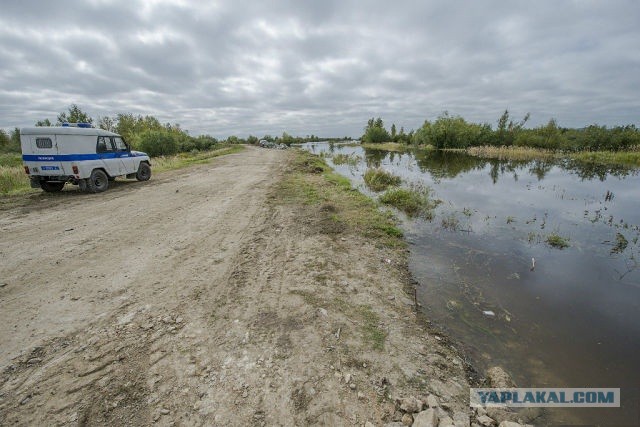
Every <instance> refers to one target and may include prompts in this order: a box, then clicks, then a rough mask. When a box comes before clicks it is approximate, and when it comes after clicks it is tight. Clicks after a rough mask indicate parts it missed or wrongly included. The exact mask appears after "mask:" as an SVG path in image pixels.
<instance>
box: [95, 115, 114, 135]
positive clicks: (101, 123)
mask: <svg viewBox="0 0 640 427" xmlns="http://www.w3.org/2000/svg"><path fill="white" fill-rule="evenodd" d="M98 127H99V128H100V129H104V130H108V131H109V132H113V131H115V130H116V120H115V119H114V118H112V117H109V116H104V117H99V118H98Z"/></svg>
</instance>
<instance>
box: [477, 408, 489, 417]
mask: <svg viewBox="0 0 640 427" xmlns="http://www.w3.org/2000/svg"><path fill="white" fill-rule="evenodd" d="M476 414H478V416H479V417H480V416H482V415H487V410H486V409H484V408H483V407H482V406H478V407H477V408H476Z"/></svg>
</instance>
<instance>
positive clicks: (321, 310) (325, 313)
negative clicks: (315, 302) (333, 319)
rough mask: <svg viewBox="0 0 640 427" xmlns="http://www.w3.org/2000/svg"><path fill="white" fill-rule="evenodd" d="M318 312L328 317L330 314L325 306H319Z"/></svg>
mask: <svg viewBox="0 0 640 427" xmlns="http://www.w3.org/2000/svg"><path fill="white" fill-rule="evenodd" d="M318 313H320V316H322V317H327V316H328V315H329V312H328V311H327V310H325V309H324V308H319V309H318Z"/></svg>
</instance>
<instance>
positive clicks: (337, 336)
mask: <svg viewBox="0 0 640 427" xmlns="http://www.w3.org/2000/svg"><path fill="white" fill-rule="evenodd" d="M290 156H291V154H290V153H288V152H283V151H279V150H262V149H255V148H248V149H246V150H245V151H244V152H241V153H237V154H232V155H228V156H223V157H220V158H216V159H215V160H213V161H212V162H211V163H209V164H206V165H200V166H196V167H191V168H189V169H183V170H179V171H172V172H168V173H164V174H161V175H158V176H156V177H154V178H153V179H152V181H150V182H148V183H137V182H123V183H120V184H118V183H117V182H116V184H118V185H114V188H112V189H110V190H109V191H108V192H106V193H103V194H97V195H90V194H76V193H73V192H65V193H63V194H61V195H57V196H56V197H51V196H43V197H41V198H40V200H41V201H40V202H34V203H30V204H27V205H25V206H22V207H17V208H13V209H9V210H5V211H2V212H0V233H1V236H2V238H1V240H0V265H1V269H0V270H1V273H0V274H1V276H0V286H1V288H0V342H1V346H0V371H1V372H2V374H1V376H0V424H3V425H7V424H14V423H17V424H19V425H27V424H31V425H34V424H43V423H46V424H58V425H65V424H69V423H77V424H79V425H97V424H109V425H122V424H132V425H148V424H151V423H154V422H155V423H158V424H159V425H171V424H174V423H175V424H178V425H294V424H297V425H306V424H315V423H318V424H330V425H344V424H349V425H363V424H364V423H365V422H367V421H371V422H373V423H374V424H380V423H382V421H383V420H386V421H391V420H393V419H398V420H399V418H400V417H401V416H404V415H405V412H407V411H400V410H399V409H398V406H397V405H394V404H393V403H391V404H390V403H389V402H392V401H393V399H394V398H395V397H402V395H406V394H407V393H414V394H415V395H416V396H418V397H420V396H422V397H425V398H426V397H427V395H428V394H429V393H434V395H437V396H438V397H439V398H440V399H441V401H442V402H443V403H442V408H440V407H438V408H437V409H438V410H439V411H440V414H439V415H440V417H441V418H442V417H445V416H447V415H450V416H451V417H454V418H455V417H457V418H458V420H457V421H459V423H458V425H465V415H466V412H465V410H464V408H465V406H466V400H465V399H466V398H467V397H468V391H467V390H468V389H467V388H466V387H467V385H466V379H465V373H464V370H463V367H462V363H461V361H460V360H459V359H458V358H457V356H456V355H455V354H454V353H453V352H451V351H449V350H448V349H447V348H446V347H443V346H441V345H440V344H439V343H438V342H437V341H436V340H435V339H434V337H433V336H430V335H428V334H427V333H426V332H424V330H422V329H421V328H420V327H419V326H418V325H417V324H416V322H415V315H414V314H413V311H412V309H411V304H412V302H411V300H410V299H409V298H407V296H406V295H405V294H404V292H403V284H402V282H401V280H400V279H399V278H398V273H397V271H395V270H394V269H393V268H390V267H389V265H388V264H395V263H396V262H397V263H400V261H399V260H396V258H394V257H396V255H395V254H394V253H388V254H387V253H385V252H384V249H380V248H376V247H374V246H373V245H372V244H371V243H370V242H367V241H366V240H365V239H363V238H361V237H359V236H349V235H347V236H346V238H345V237H342V238H336V236H328V235H325V234H323V233H322V232H320V231H318V230H316V229H315V228H314V226H313V221H310V220H308V216H307V217H305V215H306V214H304V212H302V211H300V210H296V208H293V207H291V206H289V207H287V206H282V205H278V204H276V203H273V199H274V198H275V193H274V192H275V191H276V190H275V189H274V186H275V185H276V183H277V182H278V181H279V180H280V178H281V177H282V175H283V174H284V173H285V169H286V167H287V163H288V159H289V158H290ZM300 209H302V208H300ZM305 212H306V211H305ZM305 218H307V219H305ZM363 254H366V256H363ZM386 257H390V259H387V258H386ZM381 259H383V260H385V262H381V261H380V260H381ZM339 298H342V299H339ZM344 300H347V301H349V303H353V304H356V305H354V307H357V308H358V310H359V311H358V310H356V312H357V313H360V314H359V315H358V316H355V315H353V316H352V313H349V311H350V310H348V309H345V306H344V303H343V305H342V306H339V305H338V306H335V307H334V306H333V305H332V301H333V302H336V301H344ZM334 305H335V304H334ZM362 307H365V308H366V310H369V311H366V310H365V311H363V310H364V309H362ZM370 312H371V313H374V314H375V317H373V318H374V319H375V323H376V324H375V325H373V326H374V329H375V328H377V327H378V326H380V327H381V328H383V329H384V331H385V334H386V337H387V339H386V343H385V347H384V350H381V349H380V348H377V349H376V348H370V347H368V346H366V345H365V344H366V340H364V341H363V340H362V339H361V336H362V334H363V333H367V331H366V330H365V329H362V327H361V326H362V325H360V324H359V322H364V324H365V326H366V324H367V323H366V322H367V321H369V320H370V318H371V315H370ZM354 316H355V317H354ZM363 316H364V317H363ZM367 316H368V317H367ZM367 319H369V320H367ZM362 331H364V332H362ZM374 332H375V331H374ZM392 392H393V396H391V394H392ZM425 405H426V403H425ZM418 406H419V408H417V409H416V411H417V410H419V409H423V408H422V407H423V405H422V403H421V404H419V405H418ZM443 408H444V409H443ZM414 412H415V411H414ZM410 413H411V412H410V411H409V414H410ZM460 420H461V421H460ZM466 424H467V425H468V416H467V417H466Z"/></svg>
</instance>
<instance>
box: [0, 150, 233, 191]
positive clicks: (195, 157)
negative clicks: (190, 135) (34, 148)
mask: <svg viewBox="0 0 640 427" xmlns="http://www.w3.org/2000/svg"><path fill="white" fill-rule="evenodd" d="M243 149H244V146H242V145H230V144H225V145H220V146H218V147H217V148H216V149H215V150H211V151H204V152H193V153H180V154H176V155H174V156H163V157H152V158H151V164H152V168H153V172H154V173H158V172H163V171H168V170H173V169H180V168H184V167H187V166H191V165H195V164H202V163H206V162H208V161H209V160H211V159H213V158H215V157H219V156H224V155H225V154H232V153H237V152H239V151H242V150H243ZM39 191H40V190H37V189H32V188H31V187H30V185H29V177H28V176H27V175H26V174H25V173H24V168H23V167H22V156H21V155H20V154H17V153H8V154H0V197H5V196H15V195H20V194H26V193H33V192H39Z"/></svg>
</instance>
